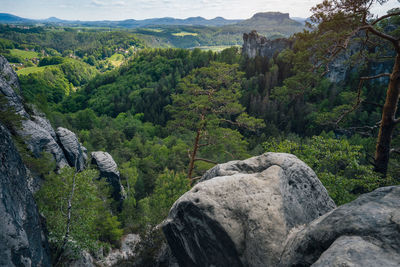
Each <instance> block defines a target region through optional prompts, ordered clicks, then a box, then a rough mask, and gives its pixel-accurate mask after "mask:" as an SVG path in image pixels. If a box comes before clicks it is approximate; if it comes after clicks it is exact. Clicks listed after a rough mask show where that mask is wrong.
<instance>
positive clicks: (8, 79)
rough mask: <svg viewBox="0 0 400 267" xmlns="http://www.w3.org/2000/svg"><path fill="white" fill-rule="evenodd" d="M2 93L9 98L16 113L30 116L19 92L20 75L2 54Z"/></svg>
mask: <svg viewBox="0 0 400 267" xmlns="http://www.w3.org/2000/svg"><path fill="white" fill-rule="evenodd" d="M0 93H1V94H2V95H4V96H5V97H6V99H7V102H8V105H9V106H10V107H12V108H13V109H14V110H15V111H16V113H18V114H19V115H21V116H23V117H28V114H27V113H26V111H25V109H24V106H23V105H22V98H21V97H20V95H19V94H18V93H19V83H18V76H17V74H16V73H15V72H14V70H13V69H12V68H11V66H10V64H8V61H7V59H5V57H3V56H1V55H0Z"/></svg>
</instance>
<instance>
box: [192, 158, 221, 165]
mask: <svg viewBox="0 0 400 267" xmlns="http://www.w3.org/2000/svg"><path fill="white" fill-rule="evenodd" d="M194 161H204V162H208V163H212V164H218V162H215V161H212V160H209V159H203V158H195V159H194Z"/></svg>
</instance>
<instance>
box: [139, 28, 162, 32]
mask: <svg viewBox="0 0 400 267" xmlns="http://www.w3.org/2000/svg"><path fill="white" fill-rule="evenodd" d="M141 30H143V31H148V32H163V31H164V30H162V29H156V28H142V29H141Z"/></svg>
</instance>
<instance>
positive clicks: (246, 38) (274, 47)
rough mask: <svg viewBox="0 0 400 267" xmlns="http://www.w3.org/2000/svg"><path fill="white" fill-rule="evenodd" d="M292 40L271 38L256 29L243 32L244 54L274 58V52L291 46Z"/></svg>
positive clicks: (253, 56) (251, 56)
mask: <svg viewBox="0 0 400 267" xmlns="http://www.w3.org/2000/svg"><path fill="white" fill-rule="evenodd" d="M291 46H292V42H291V41H290V40H288V39H284V38H280V39H275V40H269V39H267V38H265V37H264V36H260V35H258V33H257V32H256V31H252V32H251V33H248V34H247V33H245V34H243V47H242V54H244V55H246V56H247V57H248V58H255V57H256V56H260V57H266V58H272V57H273V56H274V54H277V53H280V52H281V51H282V50H284V49H286V48H290V47H291Z"/></svg>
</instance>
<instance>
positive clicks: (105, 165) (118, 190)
mask: <svg viewBox="0 0 400 267" xmlns="http://www.w3.org/2000/svg"><path fill="white" fill-rule="evenodd" d="M91 155H92V164H95V165H96V166H97V168H98V169H99V171H100V177H104V178H106V180H107V183H109V184H110V185H111V186H112V188H113V192H112V196H113V198H114V199H115V200H117V201H122V200H123V199H124V198H125V190H124V188H123V186H122V184H121V179H120V176H119V171H118V166H117V163H115V161H114V159H113V158H112V156H111V155H110V154H108V153H107V152H102V151H97V152H92V154H91Z"/></svg>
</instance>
